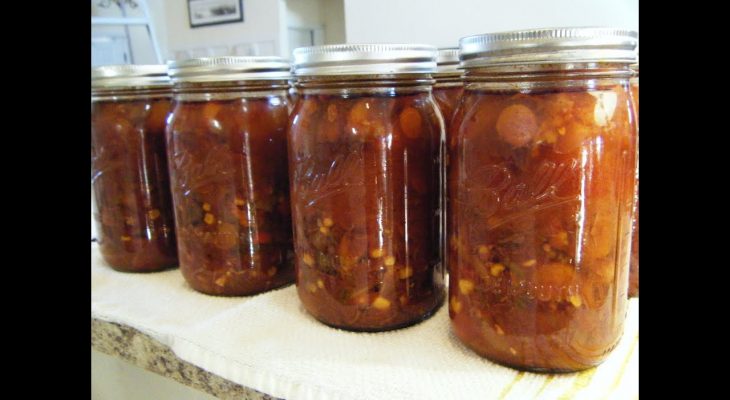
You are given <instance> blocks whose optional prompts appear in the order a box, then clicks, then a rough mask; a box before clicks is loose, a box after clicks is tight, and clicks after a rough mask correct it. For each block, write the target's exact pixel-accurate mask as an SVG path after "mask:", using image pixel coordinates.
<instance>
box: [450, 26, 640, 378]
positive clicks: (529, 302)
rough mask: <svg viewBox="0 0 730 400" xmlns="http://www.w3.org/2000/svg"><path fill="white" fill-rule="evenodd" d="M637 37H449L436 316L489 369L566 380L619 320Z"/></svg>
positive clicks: (566, 33)
mask: <svg viewBox="0 0 730 400" xmlns="http://www.w3.org/2000/svg"><path fill="white" fill-rule="evenodd" d="M636 38H637V34H636V32H632V31H626V30H620V29H609V28H558V29H536V30H528V31H513V32H500V33H491V34H484V35H476V36H469V37H466V38H462V39H461V40H460V50H461V65H462V66H463V67H464V69H465V88H464V95H463V98H462V101H461V102H460V104H459V106H458V107H457V110H456V112H455V115H454V119H453V122H452V123H453V124H454V126H455V127H458V128H457V129H454V131H453V133H454V134H455V138H454V140H453V141H451V142H450V143H449V145H450V147H449V155H450V164H449V175H448V186H449V200H450V203H449V207H448V220H449V222H448V223H449V229H448V233H449V248H448V251H449V255H448V256H449V268H450V281H449V297H450V298H449V303H450V309H449V315H450V317H451V322H452V327H453V329H454V332H455V334H456V336H457V337H458V338H459V339H461V341H462V342H464V344H466V345H467V346H468V347H470V348H471V349H473V350H475V351H476V352H477V353H479V354H481V355H483V356H485V357H487V358H489V359H490V360H493V361H495V362H498V363H501V364H505V365H509V366H513V367H516V368H521V369H528V370H537V371H576V370H581V369H585V368H589V367H592V366H594V365H597V364H599V363H600V362H601V361H603V360H604V359H605V358H606V357H607V356H608V354H610V352H611V350H612V349H613V348H614V347H615V346H616V344H617V343H618V341H619V339H620V338H621V335H622V332H623V326H624V318H625V316H626V307H627V301H628V300H627V289H628V281H629V277H628V272H629V271H628V268H627V266H628V265H629V256H630V244H631V219H632V214H633V193H634V184H635V173H634V172H635V170H636V141H637V139H636V129H635V120H634V111H633V109H632V107H631V101H630V91H629V78H630V76H631V70H630V69H629V65H630V64H631V63H632V62H634V60H635V57H636V55H635V52H634V48H635V47H636Z"/></svg>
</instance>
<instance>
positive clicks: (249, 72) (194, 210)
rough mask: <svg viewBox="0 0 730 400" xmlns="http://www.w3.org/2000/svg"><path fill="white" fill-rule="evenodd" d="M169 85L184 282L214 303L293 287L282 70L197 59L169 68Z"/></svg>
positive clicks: (282, 65)
mask: <svg viewBox="0 0 730 400" xmlns="http://www.w3.org/2000/svg"><path fill="white" fill-rule="evenodd" d="M170 76H171V78H172V82H173V83H174V89H173V91H174V97H173V109H172V115H171V117H170V120H169V123H168V127H167V149H168V157H169V160H170V178H171V182H172V187H173V191H172V192H173V200H174V204H175V220H176V226H177V231H178V251H179V254H180V270H181V271H182V274H183V276H184V277H185V280H186V281H187V282H188V284H189V285H190V286H191V287H192V288H193V289H195V290H197V291H200V292H203V293H206V294H211V295H219V296H242V295H251V294H255V293H260V292H263V291H267V290H270V289H274V288H277V287H280V286H283V285H287V284H290V283H292V282H293V281H294V265H293V259H294V257H293V254H294V253H293V249H292V228H291V212H290V204H289V179H288V167H287V154H286V152H287V149H286V126H287V121H288V102H287V90H288V84H287V79H288V77H289V76H290V74H289V63H288V62H286V61H285V60H284V59H281V58H279V57H212V58H196V59H190V60H185V61H177V62H173V63H171V64H170Z"/></svg>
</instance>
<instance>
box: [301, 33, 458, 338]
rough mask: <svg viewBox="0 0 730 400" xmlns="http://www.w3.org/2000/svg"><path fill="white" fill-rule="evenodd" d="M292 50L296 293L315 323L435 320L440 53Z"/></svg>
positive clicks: (440, 290)
mask: <svg viewBox="0 0 730 400" xmlns="http://www.w3.org/2000/svg"><path fill="white" fill-rule="evenodd" d="M294 57H295V74H296V76H297V89H298V91H299V95H300V99H299V101H298V102H297V104H296V106H295V107H294V111H293V113H292V118H291V124H290V127H289V166H290V176H291V179H292V187H291V195H292V212H293V218H294V244H295V245H294V248H295V252H296V255H297V260H296V266H297V290H298V292H299V298H300V299H301V301H302V303H303V304H304V307H305V308H306V309H307V311H309V312H310V313H311V314H312V315H313V316H314V317H315V318H316V319H318V320H319V321H321V322H323V323H325V324H327V325H330V326H334V327H338V328H342V329H347V330H354V331H382V330H388V329H396V328H399V327H404V326H408V325H412V324H414V323H417V322H419V321H421V320H424V319H426V318H428V317H429V316H430V315H432V314H433V313H434V312H435V310H436V309H437V308H438V307H439V306H440V305H441V304H442V302H443V298H444V286H443V285H444V283H443V267H442V264H441V262H440V248H439V234H440V229H441V227H440V225H441V217H440V214H439V213H440V208H441V205H440V197H439V187H440V185H441V182H440V181H441V179H442V175H441V173H440V169H441V158H442V154H441V153H442V151H443V150H442V149H443V142H442V135H443V120H442V118H441V116H440V113H439V111H438V108H437V106H436V103H435V102H434V100H433V97H432V95H431V89H432V85H433V79H432V78H431V75H430V74H431V73H433V72H434V71H435V68H436V63H435V58H436V49H435V48H433V47H431V46H420V45H329V46H319V47H309V48H299V49H296V50H295V51H294Z"/></svg>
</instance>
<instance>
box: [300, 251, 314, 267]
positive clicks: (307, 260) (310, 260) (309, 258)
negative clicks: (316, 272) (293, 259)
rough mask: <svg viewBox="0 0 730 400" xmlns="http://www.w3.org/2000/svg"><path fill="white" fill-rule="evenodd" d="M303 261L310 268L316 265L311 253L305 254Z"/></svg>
mask: <svg viewBox="0 0 730 400" xmlns="http://www.w3.org/2000/svg"><path fill="white" fill-rule="evenodd" d="M302 261H304V263H305V264H307V265H309V266H310V267H311V266H312V265H314V257H312V256H311V255H310V254H309V253H304V255H303V256H302Z"/></svg>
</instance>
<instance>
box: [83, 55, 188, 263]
mask: <svg viewBox="0 0 730 400" xmlns="http://www.w3.org/2000/svg"><path fill="white" fill-rule="evenodd" d="M91 89H92V91H91V168H92V177H91V182H92V186H93V192H94V199H95V201H94V202H93V204H92V207H93V209H94V212H93V213H94V220H95V221H96V228H97V229H96V238H97V241H98V243H99V250H100V252H101V255H102V257H103V258H104V260H105V261H106V262H107V263H108V264H109V265H110V266H111V267H112V268H114V269H116V270H118V271H127V272H149V271H157V270H161V269H164V268H168V267H174V266H175V265H177V249H176V246H175V227H174V220H173V215H172V213H173V212H172V199H171V197H170V183H169V178H168V175H167V156H166V150H165V118H166V117H167V115H168V113H169V111H170V96H171V94H172V93H171V90H170V81H169V78H168V76H167V67H166V66H165V65H110V66H103V67H96V68H93V69H92V70H91Z"/></svg>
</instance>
